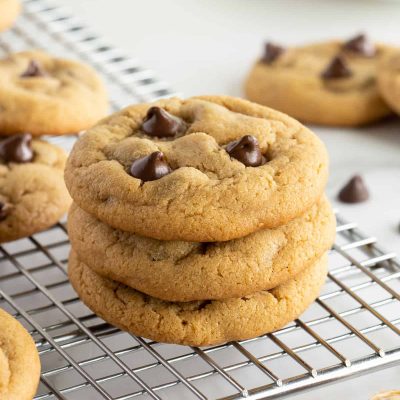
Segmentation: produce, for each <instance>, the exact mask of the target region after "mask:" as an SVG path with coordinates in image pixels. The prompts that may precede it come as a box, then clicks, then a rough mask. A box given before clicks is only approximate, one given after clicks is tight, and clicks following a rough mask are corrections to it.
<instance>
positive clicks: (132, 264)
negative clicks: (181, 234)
mask: <svg viewBox="0 0 400 400" xmlns="http://www.w3.org/2000/svg"><path fill="white" fill-rule="evenodd" d="M68 232H69V237H70V240H71V244H72V247H73V248H74V251H75V252H76V253H77V254H78V255H79V259H80V260H82V261H83V262H84V263H85V264H86V265H87V266H88V267H90V268H91V269H92V270H93V271H94V272H96V273H98V274H100V275H101V276H104V277H105V278H109V279H113V280H116V281H118V282H121V283H124V284H125V285H127V286H130V287H132V288H134V289H136V290H138V291H141V292H143V293H146V294H148V295H150V296H154V297H157V298H159V299H163V300H166V301H193V300H204V299H223V298H230V297H241V296H246V295H248V294H250V293H254V292H257V291H260V290H267V289H270V288H273V287H275V286H278V285H280V284H281V283H283V282H286V281H287V280H289V279H290V278H292V277H293V276H295V275H296V274H297V273H299V272H300V271H301V270H303V269H305V268H307V267H309V266H310V265H311V264H313V263H315V262H316V260H317V259H319V258H321V256H322V255H323V254H324V253H325V252H326V251H327V250H329V249H330V247H331V245H332V243H333V241H334V237H335V217H334V215H333V213H332V209H331V207H330V205H329V203H328V201H327V199H326V198H323V199H322V200H321V202H320V204H316V205H314V206H313V207H312V208H311V209H310V210H308V211H307V212H306V213H305V214H304V215H302V216H301V217H298V218H296V219H295V220H293V221H291V222H289V223H288V224H287V225H284V226H281V227H278V228H275V229H266V230H261V231H258V232H255V233H253V234H250V235H249V236H246V237H244V238H241V239H235V240H231V241H228V242H214V243H198V242H179V241H160V240H155V239H149V238H145V237H142V236H137V235H134V234H130V233H126V232H123V231H120V230H117V229H114V228H111V227H110V226H108V225H106V224H104V223H102V222H100V221H98V220H96V219H95V218H94V217H92V216H91V215H90V214H88V213H86V212H85V211H83V210H82V209H81V208H79V207H78V206H77V205H75V204H73V206H72V207H71V210H70V212H69V215H68Z"/></svg>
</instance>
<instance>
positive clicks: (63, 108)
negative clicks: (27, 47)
mask: <svg viewBox="0 0 400 400" xmlns="http://www.w3.org/2000/svg"><path fill="white" fill-rule="evenodd" d="M107 110H108V103H107V96H106V92H105V88H104V86H103V83H102V81H101V80H100V78H99V76H98V75H97V73H96V71H94V70H93V69H92V68H91V67H89V66H88V65H85V64H82V63H80V62H77V61H72V60H65V59H61V58H56V57H53V56H50V55H48V54H46V53H44V52H41V51H27V52H22V53H16V54H12V55H10V56H9V57H8V58H5V59H3V60H0V135H10V134H14V133H21V132H30V133H31V134H32V135H33V136H39V135H63V134H75V133H77V132H79V131H81V130H84V129H87V128H89V127H91V126H92V125H93V124H94V123H96V122H97V121H98V120H99V119H101V118H103V117H104V116H105V115H106V113H107Z"/></svg>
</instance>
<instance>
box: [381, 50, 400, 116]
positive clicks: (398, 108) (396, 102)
mask: <svg viewBox="0 0 400 400" xmlns="http://www.w3.org/2000/svg"><path fill="white" fill-rule="evenodd" d="M378 84H379V90H380V92H381V94H382V96H383V98H384V99H385V101H386V102H387V103H388V105H389V106H390V107H391V108H392V109H393V111H395V112H396V113H397V114H400V51H396V52H393V53H392V54H390V55H388V56H387V57H386V58H385V59H384V60H383V61H382V63H381V64H380V66H379V70H378Z"/></svg>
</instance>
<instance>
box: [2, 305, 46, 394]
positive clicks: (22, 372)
mask: <svg viewBox="0 0 400 400" xmlns="http://www.w3.org/2000/svg"><path fill="white" fill-rule="evenodd" d="M39 378H40V360H39V355H38V352H37V350H36V346H35V343H34V341H33V340H32V338H31V337H30V336H29V334H28V332H27V331H26V330H25V329H24V327H23V326H22V325H21V324H20V323H19V322H18V321H17V320H16V319H14V318H13V317H11V315H9V314H7V313H6V312H5V311H3V310H2V309H1V308H0V399H1V400H32V398H33V396H34V395H35V392H36V388H37V386H38V384H39Z"/></svg>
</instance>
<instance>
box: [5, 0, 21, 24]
mask: <svg viewBox="0 0 400 400" xmlns="http://www.w3.org/2000/svg"><path fill="white" fill-rule="evenodd" d="M20 12H21V3H20V2H19V0H0V32H1V31H4V30H6V29H8V28H10V27H11V26H12V24H13V23H14V21H15V20H16V19H17V17H18V15H19V13H20Z"/></svg>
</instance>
